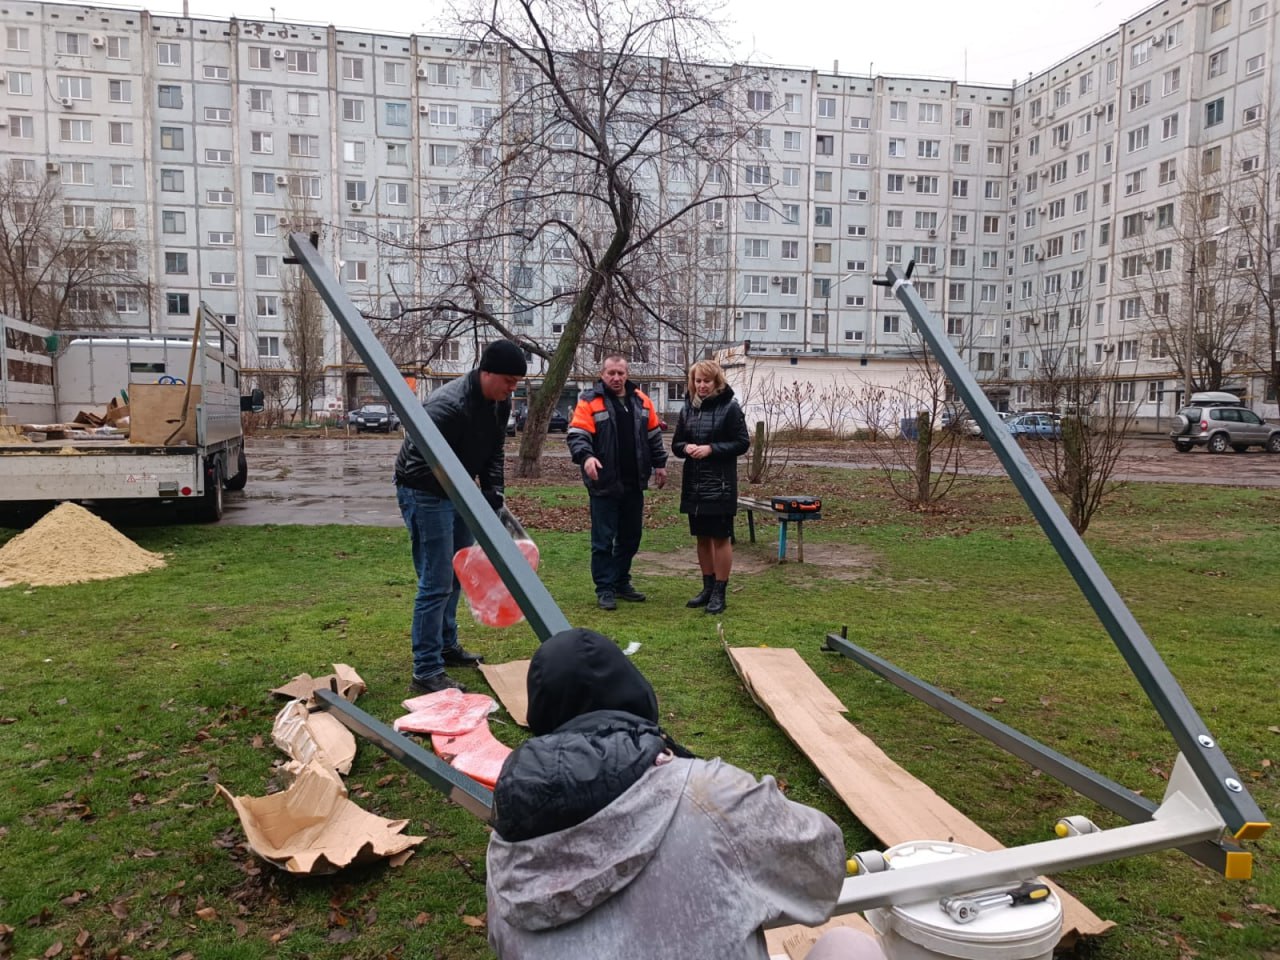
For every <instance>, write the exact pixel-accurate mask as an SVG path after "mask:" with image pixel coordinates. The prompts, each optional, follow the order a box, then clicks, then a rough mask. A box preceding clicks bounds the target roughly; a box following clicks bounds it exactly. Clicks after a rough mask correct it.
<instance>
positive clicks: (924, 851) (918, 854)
mask: <svg viewBox="0 0 1280 960" xmlns="http://www.w3.org/2000/svg"><path fill="white" fill-rule="evenodd" d="M977 852H979V851H978V850H976V849H975V848H973V847H968V846H965V845H964V844H959V843H951V842H949V841H944V840H923V841H912V842H910V843H900V844H898V845H896V846H894V847H890V848H889V849H888V850H886V851H885V858H886V859H887V860H888V861H889V867H890V869H894V868H904V867H917V866H923V865H925V864H930V863H938V862H941V861H945V860H949V859H951V858H953V857H964V856H968V855H969V854H971V853H977ZM891 916H892V918H893V919H892V922H893V926H894V929H895V930H896V931H897V932H898V934H899V935H901V936H902V937H904V938H906V939H908V940H911V941H912V942H914V943H917V944H919V945H921V946H925V947H929V948H931V949H933V950H935V951H937V952H939V953H941V954H943V955H946V956H955V957H968V956H990V957H996V956H999V957H1010V958H1012V957H1037V956H1040V955H1042V954H1043V953H1044V952H1045V951H1046V950H1048V949H1051V948H1052V946H1053V944H1055V943H1057V941H1058V939H1059V937H1060V936H1061V931H1062V904H1061V902H1060V901H1059V900H1058V897H1057V895H1056V894H1054V893H1053V892H1052V891H1050V893H1049V896H1048V897H1047V898H1046V899H1044V900H1041V901H1039V902H1037V903H1030V904H1025V905H1022V906H1017V907H992V908H990V909H987V910H983V911H982V912H981V913H979V914H978V916H977V917H975V918H974V919H973V920H970V921H969V922H968V923H957V922H956V921H955V920H953V919H951V916H950V915H949V914H948V913H947V912H946V911H945V910H943V909H942V907H941V905H940V904H939V898H934V899H932V900H925V901H922V902H920V903H910V904H902V905H897V906H894V907H893V909H892V911H891ZM974 947H979V948H981V949H980V950H978V951H976V952H975V951H974V949H973V948H974Z"/></svg>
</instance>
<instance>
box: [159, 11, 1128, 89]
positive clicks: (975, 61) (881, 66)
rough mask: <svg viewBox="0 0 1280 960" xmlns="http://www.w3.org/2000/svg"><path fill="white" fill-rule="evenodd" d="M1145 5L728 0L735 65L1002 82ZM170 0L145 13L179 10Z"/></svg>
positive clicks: (332, 14)
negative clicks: (752, 63)
mask: <svg viewBox="0 0 1280 960" xmlns="http://www.w3.org/2000/svg"><path fill="white" fill-rule="evenodd" d="M189 3H190V11H191V14H192V15H193V16H198V15H202V14H203V15H207V16H214V17H228V16H231V15H233V14H234V15H237V16H239V17H241V18H244V19H264V20H265V19H270V18H272V16H273V13H272V11H273V10H274V17H276V18H279V19H282V20H300V21H305V22H309V23H322V24H329V23H332V24H334V25H336V26H339V27H354V28H357V29H361V30H383V31H387V32H392V33H429V32H433V28H436V29H438V25H437V24H435V23H433V22H431V21H429V20H423V19H418V18H419V17H422V16H423V13H422V12H421V11H423V10H424V9H429V8H426V7H425V5H418V4H404V3H392V2H391V0H371V2H366V3H363V4H359V5H357V6H352V4H351V3H350V2H338V0H277V3H276V5H275V6H274V7H272V6H271V5H270V4H268V3H266V2H263V0H189ZM1150 5H1151V4H1150V3H1149V2H1142V0H1057V2H1051V3H1046V4H1045V5H1044V6H1040V5H1039V4H1038V3H1035V2H1028V0H913V2H909V3H906V2H904V3H902V4H901V6H899V5H898V4H897V3H893V2H866V0H729V2H728V4H727V6H726V8H725V9H726V14H727V16H728V18H729V19H730V20H732V21H733V23H734V25H733V27H732V28H731V31H730V39H731V40H733V41H734V42H735V43H736V44H737V49H738V53H739V58H740V59H752V60H755V61H757V62H769V63H777V64H783V65H787V66H798V67H814V68H817V69H820V70H830V69H831V68H832V65H833V64H834V63H835V62H836V61H838V62H839V64H840V69H841V71H843V72H846V73H868V72H873V73H896V74H907V75H913V76H932V77H946V78H949V79H956V80H965V79H968V80H969V81H972V82H986V83H1000V84H1007V83H1009V82H1010V81H1012V80H1015V79H1016V80H1024V79H1026V77H1027V75H1028V74H1029V73H1032V72H1037V71H1039V70H1043V69H1045V68H1046V67H1049V66H1051V65H1052V64H1053V63H1055V62H1056V61H1058V60H1060V59H1062V58H1064V57H1066V56H1068V55H1069V54H1071V53H1074V52H1075V51H1076V50H1078V49H1080V48H1081V47H1083V46H1084V45H1085V44H1087V43H1090V42H1092V41H1094V40H1096V39H1098V38H1099V37H1101V36H1103V35H1104V34H1106V33H1109V32H1110V31H1112V30H1114V29H1115V28H1116V27H1117V26H1118V25H1119V23H1120V22H1121V20H1123V19H1124V18H1126V17H1131V16H1133V15H1134V14H1136V13H1138V12H1139V11H1140V10H1143V9H1145V8H1146V7H1148V6H1150ZM176 7H177V4H176V3H175V2H174V0H169V2H168V3H165V4H163V5H160V4H156V5H154V6H152V9H153V11H154V12H157V13H160V12H167V11H168V10H172V9H176Z"/></svg>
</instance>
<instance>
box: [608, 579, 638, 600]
mask: <svg viewBox="0 0 1280 960" xmlns="http://www.w3.org/2000/svg"><path fill="white" fill-rule="evenodd" d="M613 592H614V594H615V596H617V598H618V599H619V600H626V601H627V602H628V603H644V594H643V593H641V592H640V591H639V590H637V589H636V588H635V587H634V586H633V585H632V583H631V581H630V580H628V581H627V582H626V583H624V584H623V585H622V586H620V587H618V588H617V589H616V590H614V591H613Z"/></svg>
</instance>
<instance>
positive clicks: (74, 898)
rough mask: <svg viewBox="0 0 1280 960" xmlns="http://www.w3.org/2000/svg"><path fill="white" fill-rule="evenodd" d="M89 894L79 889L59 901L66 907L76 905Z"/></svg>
mask: <svg viewBox="0 0 1280 960" xmlns="http://www.w3.org/2000/svg"><path fill="white" fill-rule="evenodd" d="M87 896H89V894H88V893H86V892H85V891H84V890H77V891H76V892H75V893H71V894H68V895H67V896H65V897H63V898H62V899H61V900H59V901H58V902H59V903H61V904H62V905H63V906H64V907H74V906H75V905H76V904H77V903H79V902H80V901H82V900H84V898H85V897H87Z"/></svg>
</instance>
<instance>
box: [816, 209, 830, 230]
mask: <svg viewBox="0 0 1280 960" xmlns="http://www.w3.org/2000/svg"><path fill="white" fill-rule="evenodd" d="M813 225H814V226H815V227H829V226H831V208H830V207H814V208H813Z"/></svg>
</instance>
